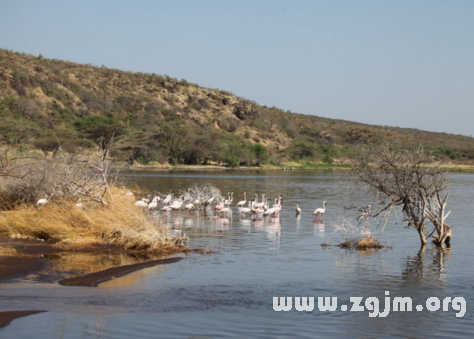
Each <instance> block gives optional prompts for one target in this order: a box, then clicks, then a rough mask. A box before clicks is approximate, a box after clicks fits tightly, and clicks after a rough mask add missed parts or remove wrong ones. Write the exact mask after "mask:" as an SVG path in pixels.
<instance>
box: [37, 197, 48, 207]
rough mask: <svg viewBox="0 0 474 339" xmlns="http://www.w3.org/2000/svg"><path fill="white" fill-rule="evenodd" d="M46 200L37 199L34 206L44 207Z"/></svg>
mask: <svg viewBox="0 0 474 339" xmlns="http://www.w3.org/2000/svg"><path fill="white" fill-rule="evenodd" d="M48 201H49V200H48V199H47V198H42V199H39V200H38V201H37V202H36V205H38V206H39V207H40V208H41V207H43V206H44V205H46V204H47V203H48Z"/></svg>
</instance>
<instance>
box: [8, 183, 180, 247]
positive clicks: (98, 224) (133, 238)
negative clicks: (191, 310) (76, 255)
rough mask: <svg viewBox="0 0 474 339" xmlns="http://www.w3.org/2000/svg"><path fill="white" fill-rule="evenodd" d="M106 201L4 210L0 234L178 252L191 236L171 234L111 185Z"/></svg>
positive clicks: (62, 203)
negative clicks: (79, 204) (102, 202)
mask: <svg viewBox="0 0 474 339" xmlns="http://www.w3.org/2000/svg"><path fill="white" fill-rule="evenodd" d="M104 202H105V204H98V203H95V202H90V203H89V204H83V206H82V207H78V206H76V204H74V203H71V202H69V201H61V200H58V201H51V202H49V203H48V204H46V205H45V206H43V207H42V208H37V207H32V206H31V205H21V206H18V207H17V208H15V209H13V210H10V211H3V212H1V213H0V235H3V236H8V237H17V238H35V239H42V240H45V241H50V242H55V243H59V244H65V245H92V244H99V245H118V246H120V247H122V248H123V249H125V250H139V251H142V250H147V251H163V250H166V251H177V250H184V249H185V248H186V243H187V239H186V238H185V237H183V236H178V237H176V236H174V237H173V236H171V235H170V232H169V230H168V228H167V227H165V226H164V225H162V224H160V223H159V221H158V220H155V219H153V217H152V215H151V214H150V213H148V211H145V210H143V209H139V208H137V207H136V206H135V205H134V201H133V200H131V199H130V197H128V196H126V195H124V194H121V193H120V190H119V189H117V188H115V187H111V188H110V190H109V193H108V194H107V195H106V197H105V199H104Z"/></svg>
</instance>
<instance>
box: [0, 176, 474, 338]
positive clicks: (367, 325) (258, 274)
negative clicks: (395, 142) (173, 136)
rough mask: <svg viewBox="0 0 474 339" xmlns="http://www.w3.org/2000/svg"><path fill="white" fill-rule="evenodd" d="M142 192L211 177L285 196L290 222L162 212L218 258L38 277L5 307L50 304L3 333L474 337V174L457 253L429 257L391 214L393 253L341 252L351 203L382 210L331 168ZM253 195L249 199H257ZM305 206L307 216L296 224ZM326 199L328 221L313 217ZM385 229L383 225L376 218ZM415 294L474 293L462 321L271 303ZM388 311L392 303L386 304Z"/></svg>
mask: <svg viewBox="0 0 474 339" xmlns="http://www.w3.org/2000/svg"><path fill="white" fill-rule="evenodd" d="M128 178H129V179H131V180H133V181H134V182H137V183H138V184H139V185H140V186H143V187H146V188H148V189H150V190H156V191H159V192H168V191H169V190H170V189H173V190H174V192H176V193H177V192H178V191H179V189H181V188H184V187H187V186H189V185H192V184H195V183H205V182H210V183H213V184H214V185H215V186H217V187H218V188H219V189H220V190H221V192H222V193H223V194H226V193H227V192H229V191H233V192H234V203H235V202H236V201H239V200H241V199H242V198H243V192H247V193H250V195H251V196H252V195H253V194H255V193H258V194H261V193H264V192H265V193H267V194H268V195H269V196H270V197H271V198H276V197H277V196H278V194H280V193H281V194H283V196H284V205H283V210H282V212H281V215H280V218H278V219H273V218H266V219H258V220H253V218H249V217H247V218H244V217H242V216H241V215H240V214H239V213H238V210H237V208H235V207H234V208H233V213H232V216H229V217H226V218H224V217H222V218H215V217H213V216H212V215H211V216H206V215H203V213H200V214H198V213H195V212H191V213H190V214H189V215H186V214H185V213H184V212H181V213H179V214H178V215H172V214H164V215H158V216H157V217H158V218H162V219H163V221H164V222H166V223H167V224H168V225H169V226H170V227H173V228H175V229H179V230H182V231H183V232H185V233H186V234H188V235H189V237H190V239H191V246H192V247H199V248H209V249H211V250H213V251H218V253H215V254H211V255H200V254H192V255H188V256H186V258H185V260H182V261H180V262H178V263H175V264H172V265H167V266H162V267H159V266H158V267H154V268H149V269H145V270H142V271H140V272H136V273H134V274H131V275H128V276H126V277H123V278H119V279H116V280H113V281H110V282H108V283H105V284H103V285H101V286H100V287H98V288H84V287H63V286H59V285H57V284H55V283H50V284H44V283H42V284H38V283H35V282H33V281H31V280H28V279H26V280H23V281H21V282H15V283H9V284H2V285H0V311H7V310H20V309H46V310H49V311H50V312H47V313H41V314H38V315H33V316H29V317H25V318H21V319H17V320H15V321H14V322H12V324H11V325H9V326H8V327H6V328H4V329H0V337H2V338H3V337H5V338H53V337H56V338H84V337H88V338H89V337H90V338H130V337H137V338H157V337H163V338H194V337H199V338H314V337H322V336H326V337H331V338H346V337H351V338H367V337H376V338H393V337H402V338H448V337H449V338H466V337H472V336H473V334H474V327H473V325H474V321H473V320H474V319H473V312H472V311H473V307H472V303H473V301H474V292H473V287H474V286H473V285H474V279H473V277H474V269H473V268H474V263H473V260H472V259H471V257H470V256H471V255H472V249H471V248H472V245H471V242H472V239H473V235H474V230H473V228H472V227H471V221H472V220H473V217H474V206H473V204H474V176H473V175H452V176H450V180H451V196H450V200H449V205H448V209H449V210H452V213H451V215H450V216H449V218H448V220H447V221H448V223H449V224H450V225H452V226H453V227H454V233H453V235H454V238H453V244H452V248H451V249H444V250H436V249H434V248H432V247H428V248H427V249H426V250H425V251H419V240H418V237H417V234H416V231H415V230H414V229H406V228H404V226H405V225H403V224H402V223H400V222H399V219H398V218H397V215H396V214H395V213H394V214H392V218H391V219H390V221H389V223H388V224H387V227H386V229H385V231H384V233H383V235H382V237H381V239H382V241H383V242H384V243H385V244H387V245H390V247H388V248H384V249H381V250H371V251H355V250H343V249H340V248H339V247H337V246H330V247H327V248H325V247H322V246H320V245H321V244H322V243H324V242H326V243H329V244H335V243H336V242H335V241H340V240H341V239H340V237H339V236H338V235H337V234H335V233H333V229H334V225H335V224H337V223H339V222H340V218H341V216H343V215H345V213H346V215H347V217H348V218H349V217H351V215H349V214H347V211H346V209H345V208H344V206H346V207H347V206H350V205H352V204H357V205H365V204H368V203H372V201H371V196H370V195H368V194H366V192H365V191H364V190H362V188H360V187H355V186H353V184H352V183H351V181H350V178H349V175H348V174H346V173H338V172H336V173H335V172H330V171H328V172H323V171H317V172H316V171H259V172H256V171H248V172H245V171H244V172H242V171H225V172H217V171H216V172H199V171H193V172H176V171H175V172H151V171H150V172H147V171H140V172H136V173H129V177H128ZM248 196H249V195H248ZM296 200H299V201H300V207H301V209H302V215H301V217H300V218H296V217H295V212H294V210H295V207H296ZM323 200H326V201H327V203H328V204H327V210H326V214H325V215H324V216H323V221H324V223H315V222H314V221H313V219H312V215H311V213H312V212H313V210H314V209H315V208H317V207H322V201H323ZM370 228H371V231H372V232H373V234H378V233H379V232H380V229H377V228H376V222H375V221H371V222H370ZM386 291H389V296H390V297H410V298H412V300H413V305H417V304H421V303H424V301H425V300H426V299H427V298H428V297H438V298H439V299H441V300H442V299H443V298H445V297H464V299H465V300H466V303H467V310H466V313H465V315H464V317H462V318H458V317H456V313H458V311H455V310H453V309H450V310H449V311H446V312H443V311H442V310H439V311H436V312H430V311H428V310H426V309H425V310H423V311H421V312H417V311H415V310H413V311H411V312H390V313H389V314H388V316H387V317H385V318H381V317H375V318H372V317H369V311H368V310H365V311H363V312H351V311H346V312H343V311H341V310H340V309H338V310H336V311H333V312H331V311H325V312H321V311H319V310H318V308H317V307H315V309H314V310H313V311H311V312H298V311H296V310H294V309H293V310H291V311H289V312H284V311H282V312H275V311H274V310H273V297H283V296H285V297H338V302H339V305H341V304H346V305H349V309H350V305H351V303H350V302H349V298H350V297H356V296H359V297H363V298H364V300H365V298H368V297H378V298H379V300H380V301H383V300H384V298H385V296H386V295H385V292H386ZM380 308H381V311H382V310H383V309H384V305H383V304H382V305H381V306H380Z"/></svg>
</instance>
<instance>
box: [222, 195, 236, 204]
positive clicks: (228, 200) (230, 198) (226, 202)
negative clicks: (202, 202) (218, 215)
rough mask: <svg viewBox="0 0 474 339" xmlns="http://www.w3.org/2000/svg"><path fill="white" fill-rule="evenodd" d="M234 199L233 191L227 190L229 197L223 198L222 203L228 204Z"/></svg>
mask: <svg viewBox="0 0 474 339" xmlns="http://www.w3.org/2000/svg"><path fill="white" fill-rule="evenodd" d="M232 201H234V192H229V199H227V200H224V205H225V204H228V205H230V204H231V203H232Z"/></svg>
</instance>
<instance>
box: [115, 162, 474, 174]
mask: <svg viewBox="0 0 474 339" xmlns="http://www.w3.org/2000/svg"><path fill="white" fill-rule="evenodd" d="M440 167H441V169H443V170H444V171H446V172H447V173H451V174H456V173H474V165H456V164H448V165H441V166H440ZM117 168H118V169H120V170H128V171H146V170H149V171H264V170H265V171H266V170H269V171H270V170H271V171H303V170H304V171H311V170H315V171H344V172H347V171H351V169H352V167H351V165H350V164H308V165H301V164H289V165H281V166H275V165H264V166H261V167H258V166H250V167H240V166H239V167H227V166H224V165H174V166H172V165H162V166H154V165H139V166H117Z"/></svg>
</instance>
